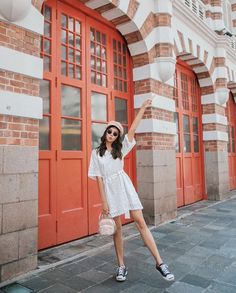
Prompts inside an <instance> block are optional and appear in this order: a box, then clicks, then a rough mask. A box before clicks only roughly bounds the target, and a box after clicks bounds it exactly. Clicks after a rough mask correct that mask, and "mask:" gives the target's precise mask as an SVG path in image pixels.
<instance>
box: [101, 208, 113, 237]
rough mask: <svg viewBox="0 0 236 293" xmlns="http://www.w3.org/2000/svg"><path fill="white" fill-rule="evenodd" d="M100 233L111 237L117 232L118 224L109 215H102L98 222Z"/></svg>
mask: <svg viewBox="0 0 236 293" xmlns="http://www.w3.org/2000/svg"><path fill="white" fill-rule="evenodd" d="M98 232H99V234H100V235H102V236H111V235H113V234H115V232H116V223H115V221H114V220H113V219H112V217H111V216H110V215H109V214H108V215H105V214H103V213H100V215H99V221H98Z"/></svg>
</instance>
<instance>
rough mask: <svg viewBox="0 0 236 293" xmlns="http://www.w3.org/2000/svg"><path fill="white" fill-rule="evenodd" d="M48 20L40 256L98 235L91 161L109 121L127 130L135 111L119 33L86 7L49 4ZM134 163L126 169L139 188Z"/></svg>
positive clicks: (44, 45)
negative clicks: (44, 251)
mask: <svg viewBox="0 0 236 293" xmlns="http://www.w3.org/2000/svg"><path fill="white" fill-rule="evenodd" d="M67 2H68V1H67ZM75 5H78V6H76V7H75ZM43 13H44V17H45V34H44V37H43V39H42V57H43V58H44V80H43V81H42V83H41V88H40V91H41V96H42V97H43V103H44V115H43V120H42V121H41V122H40V154H39V249H42V248H45V247H49V246H53V245H57V244H60V243H64V242H67V241H71V240H73V239H77V238H80V237H83V236H86V235H90V234H93V233H95V232H96V231H97V219H98V213H99V211H100V197H99V194H98V189H97V185H96V182H93V181H92V180H90V179H88V177H87V170H88V163H89V159H90V153H91V150H92V148H94V147H96V145H97V144H98V143H99V137H100V135H101V134H102V132H103V131H104V129H105V126H106V123H107V122H108V121H109V120H114V119H116V120H118V121H120V122H121V123H122V124H123V126H124V128H125V129H127V127H128V125H129V124H130V122H131V116H132V109H133V99H132V88H131V80H132V76H131V68H132V66H131V58H130V55H129V53H128V50H127V46H126V43H125V42H124V40H123V38H122V37H121V36H120V34H119V33H118V32H117V31H116V30H115V29H114V28H113V27H112V25H110V24H108V23H107V22H106V21H104V20H103V19H102V17H100V16H98V14H97V13H95V12H93V11H90V10H89V9H88V8H85V7H84V6H83V5H82V4H81V3H79V1H78V4H75V3H74V6H73V7H72V6H69V5H68V4H66V3H63V2H62V1H57V0H49V1H46V3H45V4H44V7H43ZM134 155H135V154H134V153H131V154H129V156H127V159H126V162H125V168H126V171H127V172H128V173H129V175H130V176H131V178H133V180H135V177H136V176H135V165H134V164H135V158H134Z"/></svg>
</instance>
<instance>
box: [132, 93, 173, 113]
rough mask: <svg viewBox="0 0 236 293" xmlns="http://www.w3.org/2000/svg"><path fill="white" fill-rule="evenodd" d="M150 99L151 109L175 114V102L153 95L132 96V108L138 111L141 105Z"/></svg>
mask: <svg viewBox="0 0 236 293" xmlns="http://www.w3.org/2000/svg"><path fill="white" fill-rule="evenodd" d="M147 99H152V107H155V108H158V109H162V110H166V111H170V112H175V111H176V110H175V101H174V100H172V99H169V98H166V97H163V96H160V95H157V94H155V93H146V94H140V95H134V108H135V109H138V108H140V107H141V105H142V103H143V102H144V101H145V100H147Z"/></svg>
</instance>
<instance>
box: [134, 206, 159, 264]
mask: <svg viewBox="0 0 236 293" xmlns="http://www.w3.org/2000/svg"><path fill="white" fill-rule="evenodd" d="M130 214H131V216H132V218H133V219H134V222H135V224H136V226H137V228H138V230H139V232H140V235H141V237H142V239H143V242H144V243H145V244H146V246H147V247H148V249H149V250H150V252H151V253H152V255H153V257H154V258H155V260H156V263H157V265H160V264H161V263H162V262H163V261H162V259H161V256H160V254H159V251H158V249H157V246H156V243H155V240H154V238H153V236H152V233H151V232H150V230H149V229H148V227H147V224H146V222H145V220H144V218H143V213H142V210H134V211H130Z"/></svg>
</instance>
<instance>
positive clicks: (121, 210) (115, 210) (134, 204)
mask: <svg viewBox="0 0 236 293" xmlns="http://www.w3.org/2000/svg"><path fill="white" fill-rule="evenodd" d="M135 143H136V142H135V139H133V141H132V142H130V141H129V140H128V136H127V134H126V135H125V138H124V141H123V143H122V150H121V151H122V154H123V158H122V160H120V159H119V158H117V159H116V160H114V159H113V157H112V155H111V153H110V152H109V151H106V152H105V154H104V156H103V157H100V155H99V154H97V152H96V150H93V151H92V154H91V160H90V165H89V171H88V176H89V177H90V178H92V179H94V180H96V176H99V177H102V178H103V182H104V189H105V194H106V199H107V203H108V206H109V210H110V215H111V216H112V217H116V216H119V215H122V214H125V217H126V218H129V217H130V214H129V211H130V210H140V209H143V206H142V204H141V202H140V200H139V197H138V194H137V192H136V190H135V188H134V186H133V184H132V182H131V180H130V178H129V176H128V175H127V174H126V173H125V171H124V170H123V168H124V157H125V156H126V155H127V154H128V153H129V152H130V150H131V149H132V148H133V147H134V145H135Z"/></svg>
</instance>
